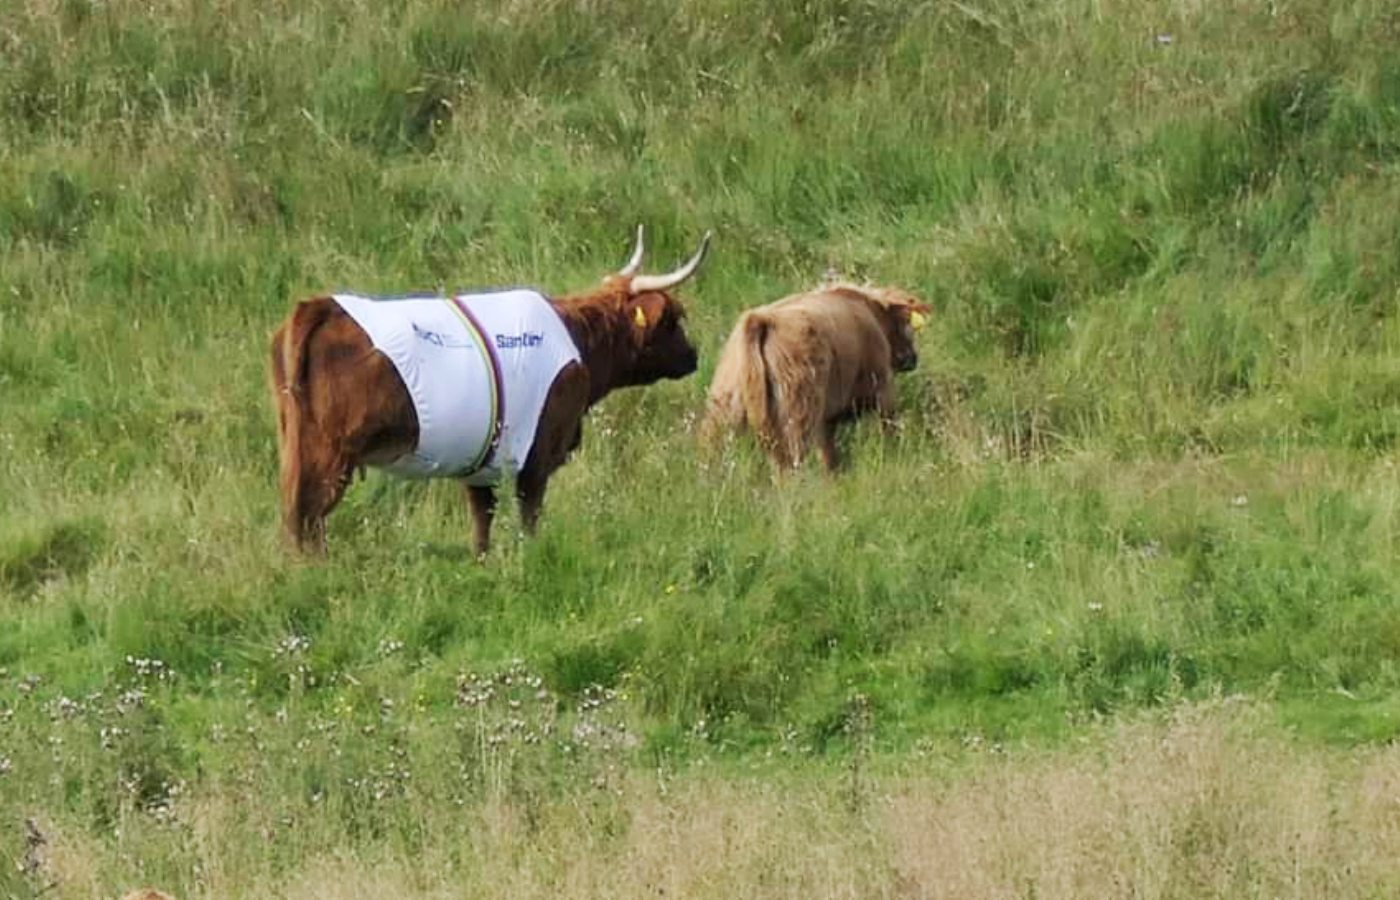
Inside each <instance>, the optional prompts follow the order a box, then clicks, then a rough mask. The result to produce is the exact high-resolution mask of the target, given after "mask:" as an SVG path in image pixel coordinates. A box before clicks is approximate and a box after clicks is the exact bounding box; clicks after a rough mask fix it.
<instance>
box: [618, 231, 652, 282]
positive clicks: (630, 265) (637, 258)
mask: <svg viewBox="0 0 1400 900" xmlns="http://www.w3.org/2000/svg"><path fill="white" fill-rule="evenodd" d="M644 252H645V250H644V248H643V247H642V226H640V225H638V226H637V244H636V246H634V247H633V248H632V258H631V259H629V260H627V265H625V266H623V267H622V268H621V269H618V270H617V274H619V275H621V276H622V277H623V278H631V277H632V276H633V275H636V274H637V270H638V269H640V268H641V267H642V253H644Z"/></svg>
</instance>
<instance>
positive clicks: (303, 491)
mask: <svg viewBox="0 0 1400 900" xmlns="http://www.w3.org/2000/svg"><path fill="white" fill-rule="evenodd" d="M352 474H353V470H352V469H351V467H350V465H349V464H348V462H347V461H346V460H345V458H344V456H342V455H341V454H339V453H326V454H317V455H315V456H309V457H305V458H303V460H302V465H301V467H300V469H299V471H297V472H296V473H295V475H294V477H295V478H296V481H297V483H296V485H295V486H294V488H293V490H294V491H295V496H296V498H297V503H296V506H295V511H294V513H293V519H292V521H291V522H289V523H288V526H289V528H290V530H291V532H292V533H291V537H292V539H293V541H294V542H295V544H296V546H297V547H298V548H299V549H301V550H303V551H306V552H310V553H315V554H317V555H321V554H324V553H325V552H326V517H327V516H329V515H330V513H331V510H333V509H335V507H336V504H338V503H340V500H341V498H342V497H344V496H345V488H346V487H347V486H348V485H349V483H350V476H351V475H352Z"/></svg>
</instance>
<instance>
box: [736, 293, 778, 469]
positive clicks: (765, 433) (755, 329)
mask: <svg viewBox="0 0 1400 900" xmlns="http://www.w3.org/2000/svg"><path fill="white" fill-rule="evenodd" d="M772 325H773V323H772V322H771V321H769V319H768V318H767V317H766V316H764V315H763V314H762V313H754V312H751V313H749V314H748V315H746V316H745V317H744V353H743V359H744V367H743V372H742V375H741V377H740V382H739V396H740V398H741V399H742V401H743V406H744V415H745V417H746V418H747V420H748V425H749V428H750V429H752V430H753V433H754V435H755V436H757V438H758V441H759V443H760V444H762V445H763V448H764V449H765V450H767V451H768V452H769V453H770V454H773V455H774V456H781V448H782V446H783V440H782V435H781V429H780V428H779V427H778V422H777V421H776V416H775V415H774V413H775V407H776V405H777V403H776V400H777V398H776V397H774V396H773V394H774V387H775V385H774V384H773V374H772V373H771V372H770V371H769V369H768V360H767V355H766V352H765V351H766V347H765V344H766V343H767V341H768V332H769V330H770V329H771V328H772ZM781 462H782V460H781V459H779V463H780V464H781Z"/></svg>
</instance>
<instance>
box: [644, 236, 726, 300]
mask: <svg viewBox="0 0 1400 900" xmlns="http://www.w3.org/2000/svg"><path fill="white" fill-rule="evenodd" d="M713 236H714V232H711V231H707V232H705V237H704V238H703V239H702V240H701V241H700V249H699V250H696V251H695V255H694V256H692V257H691V258H690V261H689V262H687V263H686V264H685V265H683V266H681V267H680V268H679V269H677V270H676V271H674V272H670V273H668V274H666V275H638V276H637V277H636V278H633V279H632V293H634V294H640V293H642V292H644V291H666V290H670V289H671V288H673V287H675V286H676V285H678V284H680V283H681V282H682V281H685V280H686V279H687V278H689V277H690V276H692V275H694V274H695V270H696V269H698V268H700V261H701V260H703V259H704V258H705V254H706V253H707V252H709V249H710V238H711V237H713Z"/></svg>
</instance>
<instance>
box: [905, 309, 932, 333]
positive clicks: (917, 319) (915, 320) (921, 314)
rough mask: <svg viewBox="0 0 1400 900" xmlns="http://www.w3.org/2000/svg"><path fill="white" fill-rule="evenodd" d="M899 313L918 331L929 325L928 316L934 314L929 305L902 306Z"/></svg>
mask: <svg viewBox="0 0 1400 900" xmlns="http://www.w3.org/2000/svg"><path fill="white" fill-rule="evenodd" d="M899 311H900V312H901V313H903V314H904V317H905V318H906V319H908V320H909V327H910V328H913V329H914V330H915V331H918V330H920V329H922V328H923V327H924V326H925V325H927V324H928V314H929V313H931V312H933V307H931V306H929V305H928V304H927V303H908V304H904V305H902V306H900V308H899Z"/></svg>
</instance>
